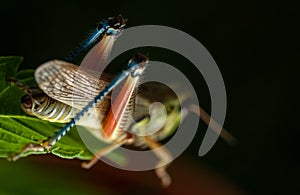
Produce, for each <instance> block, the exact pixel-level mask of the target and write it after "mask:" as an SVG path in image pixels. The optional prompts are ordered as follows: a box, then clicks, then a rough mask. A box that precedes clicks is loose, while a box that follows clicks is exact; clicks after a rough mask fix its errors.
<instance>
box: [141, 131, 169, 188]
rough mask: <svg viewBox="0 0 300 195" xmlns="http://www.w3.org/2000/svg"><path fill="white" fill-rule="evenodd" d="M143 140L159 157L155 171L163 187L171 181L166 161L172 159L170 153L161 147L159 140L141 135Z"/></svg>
mask: <svg viewBox="0 0 300 195" xmlns="http://www.w3.org/2000/svg"><path fill="white" fill-rule="evenodd" d="M143 139H144V141H145V142H146V143H147V145H148V146H149V147H150V149H152V150H153V152H154V154H155V155H156V156H157V157H158V158H159V159H160V161H159V162H158V163H157V165H156V169H155V173H156V175H157V177H158V178H159V179H160V180H161V184H162V186H163V187H168V186H169V185H170V184H171V182H172V179H171V176H170V175H169V173H168V172H167V170H166V169H167V167H168V163H169V162H170V161H171V160H172V154H171V153H170V152H169V151H168V150H167V149H166V148H165V147H163V146H162V145H161V144H160V143H159V142H157V141H155V140H153V139H151V138H150V137H148V136H144V137H143Z"/></svg>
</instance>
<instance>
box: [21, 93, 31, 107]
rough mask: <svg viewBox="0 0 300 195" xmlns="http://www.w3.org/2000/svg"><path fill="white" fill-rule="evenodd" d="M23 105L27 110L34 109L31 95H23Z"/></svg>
mask: <svg viewBox="0 0 300 195" xmlns="http://www.w3.org/2000/svg"><path fill="white" fill-rule="evenodd" d="M21 104H22V105H23V107H24V108H25V109H30V108H32V100H31V97H30V96H29V95H23V96H22V98H21Z"/></svg>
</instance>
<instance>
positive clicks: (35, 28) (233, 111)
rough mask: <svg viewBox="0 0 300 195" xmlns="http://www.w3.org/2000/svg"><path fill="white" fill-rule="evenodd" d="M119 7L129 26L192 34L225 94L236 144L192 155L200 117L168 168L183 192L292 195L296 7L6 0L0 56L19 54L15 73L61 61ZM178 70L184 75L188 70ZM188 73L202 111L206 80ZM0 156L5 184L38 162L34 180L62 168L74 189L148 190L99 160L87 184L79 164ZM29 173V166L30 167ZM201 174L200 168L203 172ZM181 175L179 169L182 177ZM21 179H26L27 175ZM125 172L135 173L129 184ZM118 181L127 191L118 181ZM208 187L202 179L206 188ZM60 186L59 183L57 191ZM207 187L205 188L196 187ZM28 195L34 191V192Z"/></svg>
mask: <svg viewBox="0 0 300 195" xmlns="http://www.w3.org/2000/svg"><path fill="white" fill-rule="evenodd" d="M295 2H296V1H295ZM120 13H121V14H122V15H124V16H125V17H127V18H128V23H127V25H128V26H129V27H131V26H137V25H147V24H154V25H165V26H170V27H173V28H177V29H179V30H182V31H185V32H186V33H188V34H190V35H192V36H193V37H195V38H196V39H197V40H199V41H200V42H201V43H202V44H203V45H204V46H205V47H206V48H207V50H208V51H209V52H210V53H211V55H212V56H213V58H214V59H215V61H216V63H217V64H218V66H219V69H220V71H221V73H222V76H223V79H224V82H225V86H226V90H227V99H228V105H227V107H228V109H227V116H226V121H225V125H224V126H225V127H226V128H227V129H228V130H229V131H230V132H231V133H232V134H233V135H234V136H235V137H236V138H237V139H238V141H239V144H238V145H236V146H234V147H231V146H228V145H227V144H226V143H224V141H222V140H219V141H218V142H217V144H216V145H215V146H214V147H213V149H212V150H211V151H210V152H209V153H208V154H207V155H206V156H204V157H201V158H200V157H198V156H197V153H198V149H199V146H200V143H199V139H201V137H202V136H203V133H204V132H201V130H203V129H205V125H204V124H202V123H201V124H200V125H199V133H198V134H197V136H198V137H197V138H195V140H194V141H193V142H192V144H191V146H190V147H189V148H188V149H187V150H186V152H185V153H184V154H183V156H182V157H180V158H179V159H178V162H176V160H175V162H174V166H171V168H170V172H171V174H173V175H176V174H177V172H178V174H179V175H178V176H175V179H174V180H176V179H177V180H179V181H180V179H183V178H185V177H186V178H187V179H188V178H190V180H189V181H186V180H185V181H180V183H181V184H182V183H184V184H185V185H184V187H185V189H184V190H185V192H190V191H191V190H192V189H194V188H195V186H197V185H198V187H199V188H198V189H197V190H199V193H202V194H213V193H210V190H212V191H214V192H215V193H216V189H218V188H220V189H222V187H219V185H221V184H220V183H222V185H225V186H226V185H228V186H234V187H232V188H230V187H229V188H226V190H227V191H226V190H225V187H224V191H220V192H218V193H217V194H234V193H233V192H232V191H231V190H232V189H234V190H233V191H235V194H242V193H246V192H248V193H250V194H296V192H298V193H299V173H300V171H299V166H298V165H299V161H297V160H296V158H297V156H298V155H299V152H298V148H299V147H298V146H297V145H298V144H297V141H298V140H299V137H298V136H297V134H296V132H297V130H299V127H298V125H297V119H298V118H297V116H299V114H298V110H297V104H296V103H297V102H296V100H298V98H297V95H298V94H297V92H298V90H299V87H298V86H297V84H299V82H297V76H298V74H297V73H298V72H297V70H298V65H299V61H298V57H299V45H296V40H295V39H296V36H297V35H299V33H297V30H298V26H299V17H298V16H299V6H297V5H296V3H294V2H292V1H284V2H275V1H253V0H252V1H250V0H244V1H230V2H228V1H217V0H212V1H204V2H197V3H196V1H195V2H192V1H187V0H185V1H178V2H174V1H101V0H98V1H89V0H85V1H70V2H65V1H64V2H63V1H37V2H31V1H19V2H18V1H13V0H10V1H5V2H1V11H0V18H1V34H0V44H1V47H0V55H1V56H7V55H17V56H23V57H24V62H23V64H22V65H21V67H20V68H22V69H25V68H36V67H37V66H38V65H39V64H41V63H43V62H45V61H47V60H50V59H54V58H60V59H63V58H64V57H65V56H66V55H67V54H68V53H69V52H70V51H71V50H72V49H73V48H74V47H76V46H77V45H78V44H79V42H81V41H82V40H83V39H84V38H85V37H86V35H88V32H89V31H90V30H93V29H94V28H95V26H96V24H97V22H99V20H101V19H106V18H107V17H109V16H113V15H117V14H120ZM145 51H146V52H148V53H149V55H150V56H151V57H153V58H154V59H158V60H161V61H166V62H169V63H171V64H172V62H173V63H174V65H175V66H178V65H179V64H180V63H183V62H185V60H184V59H182V58H181V57H180V56H178V55H176V54H174V53H171V52H169V51H161V50H159V52H157V51H152V50H150V49H149V50H147V49H145ZM164 52H165V53H164ZM177 58H178V59H179V60H177ZM187 63H188V62H187ZM183 71H184V72H185V74H189V72H188V69H185V70H183ZM192 72H193V71H190V74H191V77H190V78H191V80H192V81H191V82H192V83H193V84H194V85H195V87H196V88H197V90H198V93H199V94H202V96H201V97H199V98H200V104H201V105H202V106H203V107H204V108H205V109H206V110H209V107H210V100H209V94H208V90H207V88H206V85H205V83H203V82H204V81H203V80H201V79H200V80H199V79H197V78H199V76H198V77H197V75H194V74H195V73H192ZM198 138H199V139H198ZM35 158H36V159H35ZM53 159H54V160H53ZM41 161H42V162H41ZM0 162H1V166H2V167H3V166H6V167H10V168H11V171H12V173H11V175H10V176H11V180H10V179H5V177H6V176H5V175H3V174H1V176H0V177H2V179H1V180H0V181H6V182H14V181H16V180H14V177H13V175H14V172H13V171H14V170H19V169H20V170H21V169H22V166H24V167H25V168H24V169H27V168H26V166H27V165H28V166H29V164H34V163H36V166H37V167H38V168H37V169H38V171H40V174H41V175H40V177H43V176H42V173H43V170H46V169H48V170H51V171H54V172H55V170H59V172H58V174H59V173H61V172H62V171H66V173H61V174H62V175H65V177H67V176H66V175H68V173H69V172H72V174H71V175H77V176H78V179H76V182H78V183H79V184H78V185H83V186H93V187H92V188H93V189H94V190H95V191H98V192H99V193H100V191H99V190H98V189H97V186H102V187H103V186H104V188H108V189H109V188H113V186H123V187H120V188H118V189H119V190H116V189H114V190H113V192H122V191H123V190H124V192H126V193H129V192H130V193H134V192H136V193H139V192H142V191H143V190H146V192H147V191H148V192H152V191H151V190H150V191H149V189H148V188H145V189H144V188H143V187H137V186H135V184H134V183H135V182H136V181H137V180H139V179H137V178H142V177H146V176H145V175H143V174H142V173H128V172H125V171H124V172H122V171H116V170H113V169H112V168H109V166H107V165H105V164H103V163H102V164H101V166H104V167H105V168H104V169H105V171H104V174H103V175H102V174H101V171H99V173H98V175H92V177H93V178H94V179H95V180H97V181H94V182H91V183H88V182H89V181H90V180H88V179H87V178H86V177H87V173H86V172H83V171H82V170H79V169H80V168H79V162H78V161H76V160H75V161H66V160H60V159H57V158H56V157H51V156H46V157H43V156H41V157H29V158H28V159H24V160H23V161H19V162H16V163H14V165H11V164H10V163H7V162H5V160H1V161H0ZM69 162H70V165H72V164H76V165H75V166H73V167H72V166H71V167H72V168H69V169H66V170H62V168H61V167H64V166H65V167H68V166H70V165H69ZM12 166H14V167H15V168H12ZM18 166H20V167H21V168H20V167H19V168H18ZM98 166H99V165H98ZM56 167H57V168H56ZM203 167H204V168H203ZM99 169H101V168H99ZM102 169H103V168H102ZM9 170H10V169H9ZM31 170H32V171H33V172H35V171H37V170H36V169H34V168H31ZM107 170H110V171H111V172H112V173H113V174H119V175H120V174H121V176H120V178H121V179H118V176H112V175H111V174H110V172H109V171H107ZM201 170H202V171H201ZM203 170H208V172H205V171H204V172H205V173H204V172H203ZM68 171H69V172H68ZM76 171H78V173H76ZM172 172H173V173H172ZM8 174H9V173H8ZM24 174H25V173H24ZM27 174H30V173H27ZM122 174H124V175H128V174H129V176H128V177H126V176H124V175H123V176H122ZM136 174H138V176H137V175H136ZM147 174H148V172H147V173H146V175H147ZM180 174H182V175H183V177H182V178H181V177H180ZM187 174H190V175H187ZM211 174H212V175H218V176H217V177H221V178H222V179H217V180H214V179H207V181H206V178H211V177H212V176H211ZM54 175H55V174H54ZM82 175H85V177H83V176H82ZM196 175H199V177H198V176H196ZM189 176H190V177H189ZM24 177H25V178H26V176H25V175H24ZM53 177H54V176H53ZM70 177H71V178H66V180H69V179H71V181H73V180H74V177H72V176H70ZM98 177H99V178H98ZM149 177H151V178H152V177H153V178H152V179H150V182H153V183H154V184H153V186H156V188H157V186H158V185H159V184H158V182H157V181H156V180H155V178H154V175H152V173H150V176H149ZM105 178H108V179H107V180H109V181H111V182H112V183H113V184H109V182H107V181H106V182H104V181H102V180H106V179H105ZM130 178H135V179H132V181H133V182H130V180H131V179H130ZM199 178H201V179H199ZM213 178H214V177H213ZM48 180H50V179H48ZM48 180H46V182H45V183H47V182H48ZM123 180H124V182H125V183H126V185H127V184H128V187H124V185H122V182H123ZM127 180H129V181H127ZM141 180H142V179H141ZM208 181H216V182H215V183H214V182H208ZM97 182H98V183H97ZM114 182H115V183H114ZM21 183H22V181H16V182H15V183H14V184H13V185H14V188H15V189H16V191H15V192H16V194H17V192H18V190H17V189H18V186H19V185H21ZM87 183H88V184H87ZM101 183H102V184H101ZM103 183H104V185H103ZM140 183H141V182H140ZM177 183H178V184H176V183H174V186H175V185H178V186H182V185H180V184H179V182H178V181H177ZM207 183H210V184H209V185H206V184H207ZM224 183H225V184H224ZM100 184H101V185H100ZM106 184H107V185H106ZM189 184H190V185H191V187H190V186H189ZM1 185H3V183H0V188H1ZM28 185H32V186H31V187H32V189H34V185H35V182H34V181H33V182H31V183H30V184H28ZM60 185H61V184H60V183H57V184H56V187H59V186H60ZM76 185H77V184H76ZM78 185H77V186H78ZM141 185H142V184H141ZM174 186H173V187H174ZM205 187H206V188H208V189H206V190H203V189H204V188H205ZM135 188H137V190H136V191H135V190H134V189H135ZM156 188H155V189H156ZM171 188H172V187H171ZM175 188H176V186H175ZM20 191H21V190H20ZM33 191H34V190H33ZM108 191H109V190H108ZM153 192H155V190H154V191H153ZM177 192H179V191H177ZM192 192H194V193H195V191H192ZM30 193H31V194H32V191H30ZM159 193H172V194H174V193H176V191H172V190H170V189H169V191H168V190H167V191H159ZM20 194H22V193H20Z"/></svg>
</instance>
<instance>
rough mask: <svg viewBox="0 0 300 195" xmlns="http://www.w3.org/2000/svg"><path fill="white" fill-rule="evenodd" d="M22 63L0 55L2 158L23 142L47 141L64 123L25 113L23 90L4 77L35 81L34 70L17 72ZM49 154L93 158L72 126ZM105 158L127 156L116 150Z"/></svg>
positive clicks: (18, 149)
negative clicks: (22, 104) (22, 105)
mask: <svg viewBox="0 0 300 195" xmlns="http://www.w3.org/2000/svg"><path fill="white" fill-rule="evenodd" d="M21 62H22V58H21V57H0V74H1V79H0V102H1V106H0V157H2V158H8V157H9V156H11V155H13V154H16V153H18V152H20V150H21V148H22V147H23V146H24V145H25V144H28V143H39V142H38V141H42V140H46V139H47V138H49V137H51V136H52V135H54V133H55V132H57V131H58V130H59V129H60V128H61V127H63V125H64V124H60V123H50V122H48V121H43V120H40V119H38V118H35V117H32V116H28V115H26V114H25V112H24V111H23V110H22V109H21V106H20V99H21V97H22V95H24V92H22V91H21V90H20V89H18V87H17V86H15V85H14V84H8V83H7V82H6V80H5V78H7V77H14V78H17V79H18V80H20V81H21V82H23V83H25V84H28V85H34V84H35V81H34V78H33V73H34V70H22V71H20V72H17V69H18V67H19V64H20V63H21ZM99 142H100V141H99ZM104 145H105V144H104V143H103V146H104ZM44 153H46V152H33V151H28V152H27V153H25V154H24V155H23V156H24V157H25V156H27V155H30V154H44ZM51 153H52V154H54V155H57V156H59V157H62V158H68V159H72V158H79V159H84V160H88V159H91V158H92V157H93V154H92V153H91V152H90V151H89V150H88V149H87V147H86V146H85V145H84V143H83V142H82V141H81V139H80V136H79V135H78V132H77V129H76V128H72V129H71V131H70V132H69V133H68V134H67V135H66V136H64V137H63V138H62V139H61V140H60V141H59V142H58V143H57V144H55V145H54V147H53V149H52V150H51ZM107 157H108V158H109V159H110V160H112V161H113V162H115V163H117V164H123V163H125V162H126V159H125V158H124V157H123V156H122V155H120V154H117V153H112V154H110V155H108V156H107Z"/></svg>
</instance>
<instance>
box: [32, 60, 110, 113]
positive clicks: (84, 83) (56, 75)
mask: <svg viewBox="0 0 300 195" xmlns="http://www.w3.org/2000/svg"><path fill="white" fill-rule="evenodd" d="M35 79H36V81H37V83H38V85H39V87H40V88H41V89H42V90H43V91H44V92H45V93H46V94H47V95H48V96H49V97H51V98H53V99H55V100H58V101H60V102H63V103H65V104H67V105H69V106H72V107H75V108H77V109H82V108H83V107H84V106H86V105H87V104H88V103H89V102H90V101H91V100H92V99H93V98H94V97H95V96H97V95H98V94H99V92H101V91H102V90H103V89H104V88H105V87H106V86H107V85H108V84H109V82H110V81H111V80H112V76H109V75H107V74H103V75H102V76H101V78H100V79H98V78H97V77H95V76H93V75H92V74H90V73H89V72H88V71H84V70H81V69H79V68H78V66H76V65H73V64H71V63H68V62H65V61H61V60H51V61H48V62H46V63H44V64H42V65H41V66H39V67H38V68H37V70H36V71H35ZM96 107H97V108H99V109H100V111H102V112H106V111H107V109H108V108H109V107H110V97H105V98H104V99H103V100H102V101H100V102H99V103H98V104H97V105H96Z"/></svg>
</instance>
